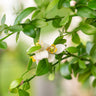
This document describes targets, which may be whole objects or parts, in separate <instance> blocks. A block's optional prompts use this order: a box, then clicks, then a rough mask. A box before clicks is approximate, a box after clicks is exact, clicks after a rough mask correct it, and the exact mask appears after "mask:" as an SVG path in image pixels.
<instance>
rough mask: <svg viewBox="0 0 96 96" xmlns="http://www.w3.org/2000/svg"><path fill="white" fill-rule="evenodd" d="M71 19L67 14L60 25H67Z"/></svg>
mask: <svg viewBox="0 0 96 96" xmlns="http://www.w3.org/2000/svg"><path fill="white" fill-rule="evenodd" d="M68 21H69V16H65V17H64V18H63V19H62V20H61V22H60V26H65V25H66V24H67V23H68Z"/></svg>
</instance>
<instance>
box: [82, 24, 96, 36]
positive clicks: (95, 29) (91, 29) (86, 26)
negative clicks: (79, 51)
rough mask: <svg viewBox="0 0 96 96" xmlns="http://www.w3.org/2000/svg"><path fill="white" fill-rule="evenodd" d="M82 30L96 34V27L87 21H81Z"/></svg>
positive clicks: (89, 33)
mask: <svg viewBox="0 0 96 96" xmlns="http://www.w3.org/2000/svg"><path fill="white" fill-rule="evenodd" d="M80 30H81V31H82V32H84V33H85V34H87V35H93V34H96V27H94V26H92V25H89V24H86V23H81V25H80Z"/></svg>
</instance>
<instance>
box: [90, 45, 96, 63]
mask: <svg viewBox="0 0 96 96" xmlns="http://www.w3.org/2000/svg"><path fill="white" fill-rule="evenodd" d="M90 56H91V60H92V61H93V63H96V44H94V45H93V47H92V48H91V51H90Z"/></svg>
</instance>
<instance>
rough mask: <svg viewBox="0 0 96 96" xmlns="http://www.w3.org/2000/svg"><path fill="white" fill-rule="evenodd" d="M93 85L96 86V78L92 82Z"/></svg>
mask: <svg viewBox="0 0 96 96" xmlns="http://www.w3.org/2000/svg"><path fill="white" fill-rule="evenodd" d="M92 86H93V87H96V79H94V81H93V83H92Z"/></svg>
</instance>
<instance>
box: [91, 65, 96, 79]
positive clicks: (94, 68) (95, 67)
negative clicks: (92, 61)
mask: <svg viewBox="0 0 96 96" xmlns="http://www.w3.org/2000/svg"><path fill="white" fill-rule="evenodd" d="M91 72H92V74H93V76H95V77H96V66H94V65H93V66H92V67H91Z"/></svg>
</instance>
